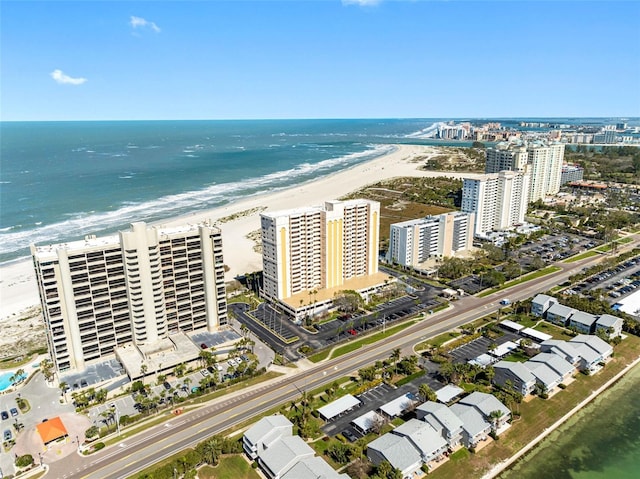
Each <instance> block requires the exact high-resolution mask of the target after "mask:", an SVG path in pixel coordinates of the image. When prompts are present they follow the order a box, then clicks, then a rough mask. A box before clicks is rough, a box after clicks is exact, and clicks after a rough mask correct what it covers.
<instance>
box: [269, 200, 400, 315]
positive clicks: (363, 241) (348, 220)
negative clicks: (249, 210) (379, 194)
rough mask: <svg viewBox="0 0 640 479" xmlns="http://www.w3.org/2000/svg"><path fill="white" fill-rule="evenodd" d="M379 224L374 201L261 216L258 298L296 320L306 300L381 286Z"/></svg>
mask: <svg viewBox="0 0 640 479" xmlns="http://www.w3.org/2000/svg"><path fill="white" fill-rule="evenodd" d="M379 221H380V203H378V202H376V201H369V200H350V201H327V202H325V204H324V205H323V206H317V207H310V208H300V209H293V210H286V211H278V212H273V213H263V214H262V215H261V223H262V225H261V226H262V262H263V279H264V281H263V283H264V286H263V295H264V296H265V297H266V298H269V299H271V300H274V301H278V302H279V303H280V304H281V306H282V307H283V308H284V309H285V310H287V312H289V313H291V314H293V315H294V316H296V317H298V316H299V315H300V314H301V313H302V311H301V310H303V309H305V310H306V309H308V308H304V307H303V305H308V304H309V303H311V302H312V300H313V303H325V305H327V304H328V302H330V300H331V299H332V298H333V294H334V293H335V292H338V291H340V290H344V289H350V290H356V291H360V292H366V291H368V290H370V289H371V288H373V287H375V286H378V285H379V284H380V283H383V282H384V279H386V278H387V277H386V275H383V274H381V273H378V241H379V239H378V232H379V228H380V226H379ZM311 295H313V297H310V296H311ZM315 310H316V309H315V306H314V311H315ZM306 312H308V311H306Z"/></svg>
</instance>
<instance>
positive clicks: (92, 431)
mask: <svg viewBox="0 0 640 479" xmlns="http://www.w3.org/2000/svg"><path fill="white" fill-rule="evenodd" d="M98 433H99V430H98V427H97V426H91V427H90V428H89V429H87V430H86V431H85V432H84V437H86V438H87V439H91V438H92V437H96V436H97V435H98Z"/></svg>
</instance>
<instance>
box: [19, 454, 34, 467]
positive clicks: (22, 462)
mask: <svg viewBox="0 0 640 479" xmlns="http://www.w3.org/2000/svg"><path fill="white" fill-rule="evenodd" d="M31 464H33V456H32V455H31V454H25V455H23V456H20V457H18V458H16V466H17V467H28V466H30V465H31Z"/></svg>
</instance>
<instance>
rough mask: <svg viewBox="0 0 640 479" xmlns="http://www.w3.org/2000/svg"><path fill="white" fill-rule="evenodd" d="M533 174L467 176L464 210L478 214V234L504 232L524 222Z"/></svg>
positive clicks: (476, 217) (501, 173)
mask: <svg viewBox="0 0 640 479" xmlns="http://www.w3.org/2000/svg"><path fill="white" fill-rule="evenodd" d="M528 193H529V175H528V174H526V173H516V172H514V171H501V172H500V173H493V174H486V175H481V176H480V177H476V178H465V179H464V181H463V184H462V208H461V209H462V211H463V212H465V213H474V214H475V230H474V234H475V235H476V236H482V235H484V234H485V233H488V232H490V231H500V230H505V229H508V228H511V227H513V226H515V225H518V224H522V223H523V222H524V215H525V213H526V212H527V204H528Z"/></svg>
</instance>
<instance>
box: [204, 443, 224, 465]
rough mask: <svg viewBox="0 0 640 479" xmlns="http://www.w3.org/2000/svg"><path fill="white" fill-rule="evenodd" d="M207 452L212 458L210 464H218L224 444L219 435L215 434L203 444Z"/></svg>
mask: <svg viewBox="0 0 640 479" xmlns="http://www.w3.org/2000/svg"><path fill="white" fill-rule="evenodd" d="M203 448H204V452H205V454H206V455H207V456H208V457H209V458H210V459H211V461H210V462H209V464H211V465H212V466H216V465H217V464H218V460H219V458H220V453H221V452H222V444H221V443H220V439H219V438H218V437H217V436H213V437H212V438H211V439H209V440H208V441H207V442H205V443H204V445H203Z"/></svg>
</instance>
